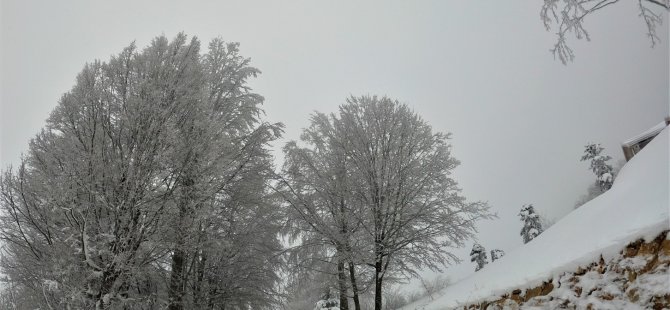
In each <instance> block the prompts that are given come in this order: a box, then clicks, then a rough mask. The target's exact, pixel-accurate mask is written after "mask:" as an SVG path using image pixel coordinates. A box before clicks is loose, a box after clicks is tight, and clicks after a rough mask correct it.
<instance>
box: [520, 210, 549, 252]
mask: <svg viewBox="0 0 670 310" xmlns="http://www.w3.org/2000/svg"><path fill="white" fill-rule="evenodd" d="M519 216H520V217H521V221H522V222H523V228H521V233H520V235H521V236H522V237H523V243H528V242H529V241H531V240H533V239H534V238H535V237H537V236H538V235H539V234H541V233H542V231H543V229H542V223H541V222H540V216H539V215H538V214H537V213H535V208H534V207H533V205H532V204H528V205H523V207H521V211H519Z"/></svg>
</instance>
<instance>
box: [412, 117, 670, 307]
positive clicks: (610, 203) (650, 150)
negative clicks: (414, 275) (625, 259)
mask: <svg viewBox="0 0 670 310" xmlns="http://www.w3.org/2000/svg"><path fill="white" fill-rule="evenodd" d="M669 140H670V136H669V134H668V129H665V130H662V131H661V133H660V134H659V135H658V136H657V137H656V138H654V140H652V141H651V142H650V143H649V144H648V145H647V146H646V147H645V148H644V149H643V150H641V151H640V153H638V154H637V155H636V156H635V157H634V158H632V159H631V160H630V161H629V162H628V163H627V164H626V165H625V166H624V167H623V168H622V169H621V171H620V172H619V174H618V176H617V178H616V180H615V181H614V185H613V186H612V189H610V190H609V191H607V192H605V193H604V194H602V195H600V196H598V197H596V198H595V199H593V200H591V201H590V202H588V203H586V204H584V205H583V206H581V207H580V208H579V209H576V210H574V211H573V212H571V213H570V214H568V215H567V216H565V217H564V218H563V219H561V220H560V221H559V222H557V223H556V224H554V225H553V226H551V227H549V229H547V230H546V231H545V232H543V233H542V234H540V235H539V236H537V237H536V238H535V239H533V240H532V241H531V242H529V243H527V244H525V245H522V246H520V247H519V248H517V249H515V250H514V251H508V254H507V255H506V256H504V257H502V258H500V259H498V260H496V261H495V262H493V263H490V264H488V265H486V267H484V268H483V269H482V270H480V271H478V272H476V273H474V274H473V275H472V276H470V277H468V278H465V279H463V280H462V281H460V282H457V283H454V284H453V285H451V286H448V287H447V288H445V289H444V290H443V291H441V292H440V294H441V297H438V298H435V300H433V301H430V300H427V299H421V300H418V301H416V302H414V303H412V304H409V305H407V306H405V307H404V308H402V309H405V310H413V309H423V310H441V309H450V308H454V307H458V306H463V305H467V304H471V303H475V302H480V301H483V300H494V299H497V298H499V296H500V295H502V294H504V293H509V292H510V291H512V290H514V289H523V288H529V287H535V286H537V285H539V284H541V283H542V282H543V281H546V280H548V279H549V278H553V277H556V276H558V275H560V274H561V273H563V272H567V271H574V270H576V269H577V267H578V266H581V265H586V264H589V263H591V262H593V261H596V260H598V258H599V257H600V255H601V254H602V255H603V257H604V258H605V260H608V259H609V258H612V257H613V256H615V255H616V254H617V253H618V252H619V251H620V250H621V249H622V248H623V247H624V246H625V245H626V244H628V243H630V242H632V241H635V240H637V239H638V238H641V237H642V238H653V237H655V236H656V235H658V234H659V233H660V232H662V231H663V230H666V229H668V227H670V221H669V214H668V210H669V209H670V208H668V206H669V205H670V201H669V200H670V197H669V196H668V188H669V184H668V179H669V178H668V171H669V170H670V161H669V160H668V150H669V146H668V141H669Z"/></svg>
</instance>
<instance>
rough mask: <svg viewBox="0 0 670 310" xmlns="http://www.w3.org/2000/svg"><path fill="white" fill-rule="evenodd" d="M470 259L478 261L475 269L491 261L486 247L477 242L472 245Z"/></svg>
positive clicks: (479, 268)
mask: <svg viewBox="0 0 670 310" xmlns="http://www.w3.org/2000/svg"><path fill="white" fill-rule="evenodd" d="M470 261H471V262H475V263H477V267H475V271H479V270H481V269H482V268H484V266H485V265H486V264H488V263H489V261H488V257H487V256H486V249H485V248H484V247H483V246H482V245H481V244H479V243H475V244H474V245H473V246H472V251H470Z"/></svg>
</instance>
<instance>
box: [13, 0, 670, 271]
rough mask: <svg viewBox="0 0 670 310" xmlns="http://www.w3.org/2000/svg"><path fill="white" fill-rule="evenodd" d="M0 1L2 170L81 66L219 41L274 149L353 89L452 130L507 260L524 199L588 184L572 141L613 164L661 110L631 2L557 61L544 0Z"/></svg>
mask: <svg viewBox="0 0 670 310" xmlns="http://www.w3.org/2000/svg"><path fill="white" fill-rule="evenodd" d="M1 3H2V5H1V7H0V9H1V11H2V15H1V25H2V34H1V35H2V36H1V37H0V46H1V53H2V56H1V58H2V62H1V68H0V72H1V73H0V74H1V79H0V81H1V84H0V92H1V97H0V100H1V105H0V122H1V126H0V138H1V140H0V142H1V143H0V167H2V168H5V167H6V166H7V165H10V164H14V165H16V164H17V163H18V162H19V158H20V154H21V152H24V151H25V150H26V148H27V144H28V141H29V139H30V138H31V137H32V136H33V135H34V134H36V133H37V132H38V131H39V130H40V128H41V127H42V126H43V125H44V120H45V119H46V118H47V116H48V114H49V112H50V111H51V110H52V109H53V108H54V106H55V105H56V104H57V101H58V99H59V97H60V96H61V94H63V93H64V92H66V91H68V90H69V89H70V88H71V87H72V86H73V85H74V80H75V76H76V74H77V73H78V72H79V71H80V70H81V69H82V68H83V66H84V63H86V62H90V61H92V60H94V59H101V60H108V59H109V56H110V55H112V54H116V53H118V52H120V51H121V49H122V48H123V47H125V46H127V45H128V44H129V43H130V42H132V41H136V43H137V45H138V46H140V47H143V46H146V45H147V44H148V43H149V42H150V40H151V39H152V38H153V37H155V36H157V35H160V34H165V35H166V36H168V37H169V38H173V37H174V36H175V35H176V34H177V33H178V32H180V31H184V32H185V33H186V34H188V35H195V36H197V37H199V38H200V39H201V40H202V41H204V42H207V41H209V40H210V39H211V38H213V37H216V36H221V37H222V38H223V39H224V40H226V41H237V42H240V44H241V52H242V54H243V55H245V56H247V57H250V58H251V59H252V64H253V65H254V66H256V67H258V68H259V69H260V70H261V71H262V72H263V74H262V75H261V76H259V77H258V78H257V79H256V80H254V81H253V82H252V86H253V87H254V89H255V90H256V91H257V92H259V93H260V94H262V95H263V96H264V97H265V98H266V102H265V109H266V112H267V117H268V119H269V120H271V121H281V122H283V123H284V124H285V125H286V133H285V140H284V141H282V142H281V143H283V142H285V141H286V139H297V138H298V135H299V133H300V130H301V128H304V127H306V126H307V125H308V117H309V114H310V113H312V112H313V111H315V110H316V111H320V112H335V111H336V109H337V106H338V105H339V104H342V103H343V102H344V100H345V98H346V97H347V96H349V95H363V94H371V95H373V94H378V95H387V96H389V97H392V98H396V99H398V100H399V101H401V102H403V103H406V104H408V105H409V106H410V107H412V108H413V109H414V110H415V111H416V112H417V113H419V114H420V115H421V116H423V117H424V118H425V119H426V120H427V121H428V122H429V123H430V124H432V126H433V127H434V129H435V130H438V131H443V132H451V133H453V140H452V144H453V153H454V155H455V156H456V157H457V158H458V159H459V160H460V161H461V162H462V164H461V165H460V166H459V167H458V168H457V169H456V171H455V174H454V177H455V178H456V179H457V181H458V182H459V183H460V184H461V186H462V187H463V189H464V192H465V194H466V196H467V197H469V198H471V199H473V200H486V201H488V202H489V203H490V204H491V206H492V207H493V208H494V210H495V211H496V212H497V213H498V215H499V216H500V219H499V220H495V221H490V222H487V223H482V225H481V229H480V235H479V238H480V242H481V243H482V244H483V245H484V246H485V247H487V248H494V247H497V248H501V249H504V250H505V251H511V250H512V249H513V248H514V247H517V246H519V245H520V244H521V238H520V237H519V236H518V231H519V230H520V228H521V223H520V222H519V220H518V218H517V215H516V214H517V213H518V211H519V209H520V207H521V205H522V204H524V203H533V204H534V205H535V206H536V207H537V209H538V210H539V212H540V213H541V214H543V215H544V216H546V217H548V218H551V219H558V218H560V217H561V216H563V215H565V214H566V213H567V212H569V211H570V210H571V209H572V208H573V205H574V202H575V200H577V199H578V197H579V196H580V195H582V194H583V193H584V192H585V191H586V188H587V186H588V185H589V184H590V183H591V182H593V178H594V177H593V175H592V174H591V172H590V171H589V170H587V163H582V162H579V158H580V156H581V153H582V151H583V146H584V144H585V143H587V142H590V141H593V142H600V143H602V144H603V146H604V147H605V148H606V152H607V153H609V154H610V155H611V156H613V157H614V158H615V160H614V161H618V160H619V159H621V158H622V157H623V156H622V152H621V148H620V143H621V142H622V141H623V140H625V139H627V138H629V137H631V136H634V135H636V134H637V133H639V132H641V131H643V130H645V129H647V128H649V127H651V126H653V125H654V124H656V123H658V122H660V121H662V120H663V118H664V117H665V116H667V115H668V114H669V108H668V106H669V98H668V97H669V92H670V90H669V89H670V81H669V77H668V72H669V69H670V68H669V56H668V55H669V54H668V41H670V38H669V35H668V24H670V22H669V21H668V14H667V12H663V17H664V24H663V25H662V27H661V28H660V29H659V36H660V37H661V40H662V41H661V43H660V44H659V45H657V46H656V47H655V48H653V49H652V48H650V41H649V40H648V39H647V37H646V35H645V34H646V29H645V25H644V23H643V21H642V20H641V19H640V18H639V17H638V11H637V8H636V4H635V3H634V1H622V2H620V3H618V4H616V5H613V6H609V7H607V9H605V10H603V11H602V12H599V13H598V14H597V15H594V16H591V17H590V20H588V21H587V23H586V27H587V30H589V31H590V34H591V37H592V41H591V42H580V41H575V40H573V39H571V41H570V45H571V46H572V47H573V48H574V50H575V52H576V59H575V62H574V63H572V64H570V65H568V66H564V65H562V64H561V63H560V62H559V61H556V60H554V59H553V57H552V55H551V53H550V52H549V49H550V48H551V47H552V46H553V44H554V42H555V36H554V35H553V34H552V33H551V32H547V31H545V29H544V27H543V25H542V22H541V20H540V17H539V11H540V6H541V3H542V2H541V1H383V2H382V1H366V2H362V1H328V2H326V1H291V2H288V1H263V2H261V1H234V2H232V1H231V2H224V1H207V2H197V3H196V2H195V1H180V2H179V3H177V2H170V1H160V2H158V1H113V2H112V1H107V2H102V1H68V2H67V4H65V2H64V1H58V2H57V1H4V0H3V1H2V2H1ZM469 246H470V245H469ZM466 252H469V248H467V249H463V250H460V251H458V253H459V254H461V255H464V254H466ZM464 258H466V257H464ZM459 268H460V269H459ZM472 269H474V266H473V265H472V264H471V263H469V262H467V263H466V265H465V266H464V267H457V268H454V269H453V272H452V275H454V276H455V277H459V276H460V275H463V274H464V273H465V270H467V271H471V270H472ZM459 270H460V271H459Z"/></svg>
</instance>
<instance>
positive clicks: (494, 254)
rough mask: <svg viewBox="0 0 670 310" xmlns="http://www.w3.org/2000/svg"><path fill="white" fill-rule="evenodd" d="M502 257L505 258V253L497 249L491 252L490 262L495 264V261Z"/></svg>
mask: <svg viewBox="0 0 670 310" xmlns="http://www.w3.org/2000/svg"><path fill="white" fill-rule="evenodd" d="M503 256H505V251H503V250H499V249H494V250H491V262H495V261H496V260H497V259H500V258H502V257H503Z"/></svg>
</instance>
